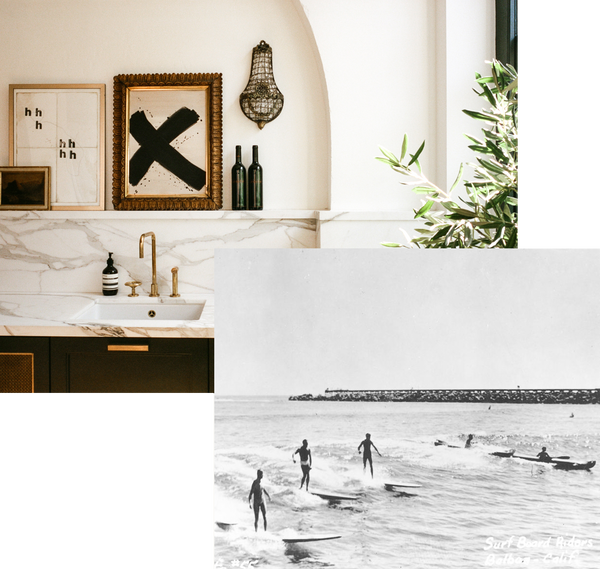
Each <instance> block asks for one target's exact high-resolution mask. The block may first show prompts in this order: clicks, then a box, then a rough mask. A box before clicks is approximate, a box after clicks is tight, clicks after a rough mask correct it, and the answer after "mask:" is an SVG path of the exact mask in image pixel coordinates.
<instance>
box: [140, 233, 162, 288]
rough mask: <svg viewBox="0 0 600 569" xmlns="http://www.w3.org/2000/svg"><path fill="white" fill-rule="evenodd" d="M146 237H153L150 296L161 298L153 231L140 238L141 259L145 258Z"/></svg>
mask: <svg viewBox="0 0 600 569" xmlns="http://www.w3.org/2000/svg"><path fill="white" fill-rule="evenodd" d="M145 237H152V285H150V296H160V295H159V294H158V284H157V283H156V236H155V235H154V233H153V232H152V231H149V232H148V233H144V234H142V236H141V237H140V259H143V258H144V238H145Z"/></svg>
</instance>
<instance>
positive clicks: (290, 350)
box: [214, 250, 600, 569]
mask: <svg viewBox="0 0 600 569" xmlns="http://www.w3.org/2000/svg"><path fill="white" fill-rule="evenodd" d="M217 259H218V269H219V272H218V274H217V299H216V302H217V305H218V306H220V307H221V308H220V310H219V312H218V319H217V325H218V329H219V338H220V340H221V342H222V343H217V349H216V361H217V365H218V372H217V379H216V387H215V394H216V395H215V495H214V502H215V513H214V515H215V560H216V561H217V562H219V561H220V563H221V566H223V567H227V566H230V564H231V563H237V562H239V563H246V564H247V566H256V567H264V566H266V567H270V566H272V567H282V566H285V565H286V564H294V565H296V566H300V567H312V566H315V565H316V566H327V567H344V568H352V567H357V568H358V567H370V566H372V567H390V568H392V567H419V568H423V569H433V568H437V567H440V566H443V567H486V566H514V565H517V566H521V565H531V566H546V565H549V566H559V567H585V568H588V569H593V568H594V567H595V566H596V564H597V559H598V551H599V549H598V548H599V547H600V542H598V540H597V538H596V536H597V529H598V528H597V524H598V520H599V519H600V506H599V504H600V489H599V487H598V484H597V483H596V481H595V476H596V473H595V468H594V467H595V466H596V461H597V460H598V458H599V457H600V438H599V437H598V432H599V430H600V414H599V413H598V409H597V404H598V403H600V389H598V385H597V369H598V366H599V365H600V345H599V344H598V342H597V341H596V339H597V338H598V336H599V334H600V320H599V319H598V316H599V315H600V301H599V300H598V295H597V294H596V290H597V288H598V282H599V279H600V256H599V255H598V252H597V251H572V250H567V251H557V250H554V251H542V250H528V251H515V252H511V251H496V252H490V253H486V252H482V251H474V250H470V251H469V250H463V251H447V250H446V251H444V250H440V251H431V252H428V251H404V252H400V253H399V254H398V252H396V251H386V250H382V251H357V250H329V251H323V250H321V251H291V252H287V254H282V252H279V251H278V252H268V253H267V252H264V251H241V250H236V251H234V250H230V251H219V252H218V253H217ZM221 295H223V298H227V299H228V301H227V302H225V301H224V300H223V301H221V302H219V301H220V299H221ZM229 346H235V352H234V357H228V356H227V354H226V353H225V351H228V352H229V348H228V347H229ZM221 350H222V351H221ZM256 480H259V481H260V488H261V490H262V491H261V490H257V489H256V484H257V482H256ZM249 505H250V506H251V508H249V507H248V506H249ZM253 514H254V516H256V518H254V517H253ZM441 559H442V560H443V562H440V560H441ZM440 563H442V564H441V565H440Z"/></svg>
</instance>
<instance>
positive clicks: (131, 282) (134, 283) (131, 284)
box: [125, 281, 142, 296]
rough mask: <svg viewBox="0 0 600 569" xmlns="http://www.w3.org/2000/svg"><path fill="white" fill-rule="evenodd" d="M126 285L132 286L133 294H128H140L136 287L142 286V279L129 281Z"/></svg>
mask: <svg viewBox="0 0 600 569" xmlns="http://www.w3.org/2000/svg"><path fill="white" fill-rule="evenodd" d="M125 286H130V287H131V294H128V295H127V296H140V295H139V294H138V293H137V292H135V288H136V287H138V286H142V283H141V282H140V281H129V282H128V283H125Z"/></svg>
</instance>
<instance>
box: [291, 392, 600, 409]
mask: <svg viewBox="0 0 600 569" xmlns="http://www.w3.org/2000/svg"><path fill="white" fill-rule="evenodd" d="M289 399H290V401H384V402H386V401H387V402H389V401H396V402H432V403H435V402H457V403H548V404H557V403H558V404H560V403H571V404H580V405H585V404H600V389H398V390H393V389H386V390H375V389H368V390H347V389H326V390H325V393H324V394H323V395H311V394H310V393H308V394H305V395H292V396H291V397H290V398H289Z"/></svg>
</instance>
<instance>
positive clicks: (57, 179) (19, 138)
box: [9, 84, 106, 210]
mask: <svg viewBox="0 0 600 569" xmlns="http://www.w3.org/2000/svg"><path fill="white" fill-rule="evenodd" d="M9 90H10V98H9V116H10V133H9V134H10V163H11V166H50V170H51V177H52V179H51V184H50V187H51V196H50V209H55V210H103V209H104V193H105V191H104V154H105V152H104V124H105V101H106V94H105V86H104V85H101V84H73V85H10V86H9Z"/></svg>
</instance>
